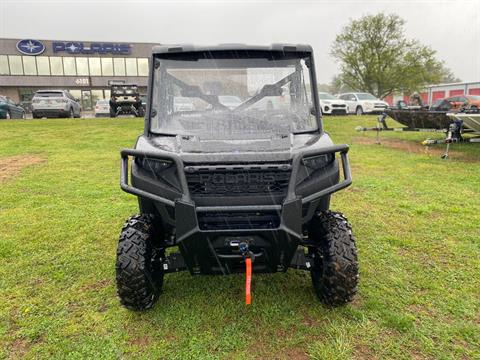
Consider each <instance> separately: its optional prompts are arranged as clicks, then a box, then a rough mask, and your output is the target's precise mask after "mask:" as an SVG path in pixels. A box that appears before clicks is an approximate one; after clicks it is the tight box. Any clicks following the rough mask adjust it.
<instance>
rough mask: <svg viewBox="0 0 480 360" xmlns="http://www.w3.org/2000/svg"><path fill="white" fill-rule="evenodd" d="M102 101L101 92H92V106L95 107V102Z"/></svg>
mask: <svg viewBox="0 0 480 360" xmlns="http://www.w3.org/2000/svg"><path fill="white" fill-rule="evenodd" d="M102 99H103V90H92V104H93V105H95V103H96V102H97V100H102Z"/></svg>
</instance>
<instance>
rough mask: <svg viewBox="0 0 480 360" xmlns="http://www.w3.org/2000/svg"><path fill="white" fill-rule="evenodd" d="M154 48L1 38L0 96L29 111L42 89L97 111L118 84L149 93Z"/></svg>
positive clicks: (149, 46) (140, 45)
mask: <svg viewBox="0 0 480 360" xmlns="http://www.w3.org/2000/svg"><path fill="white" fill-rule="evenodd" d="M154 45H156V44H153V43H124V42H91V41H63V40H37V39H0V95H5V96H8V97H10V98H11V99H12V100H14V101H15V102H19V103H21V104H22V105H24V106H25V107H28V105H29V103H30V102H31V99H32V96H33V94H34V93H35V91H36V90H39V89H66V90H69V91H70V93H71V94H72V95H73V96H74V97H75V98H78V99H80V101H81V105H82V109H83V110H87V111H88V110H92V108H93V107H94V106H95V101H96V100H98V99H108V98H110V86H111V85H113V84H136V85H138V87H139V89H140V93H146V91H147V80H148V67H149V56H150V54H151V51H152V47H153V46H154Z"/></svg>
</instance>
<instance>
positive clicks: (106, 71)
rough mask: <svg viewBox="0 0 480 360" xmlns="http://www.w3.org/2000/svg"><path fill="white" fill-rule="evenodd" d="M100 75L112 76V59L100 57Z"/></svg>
mask: <svg viewBox="0 0 480 360" xmlns="http://www.w3.org/2000/svg"><path fill="white" fill-rule="evenodd" d="M102 75H103V76H113V59H112V58H102Z"/></svg>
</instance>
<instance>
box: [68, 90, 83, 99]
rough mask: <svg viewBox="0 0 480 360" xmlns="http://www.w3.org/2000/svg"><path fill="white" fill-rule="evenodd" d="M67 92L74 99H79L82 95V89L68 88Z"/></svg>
mask: <svg viewBox="0 0 480 360" xmlns="http://www.w3.org/2000/svg"><path fill="white" fill-rule="evenodd" d="M68 92H69V93H70V95H72V96H73V97H74V98H75V100H76V99H80V98H81V97H82V91H81V90H73V89H70V90H68Z"/></svg>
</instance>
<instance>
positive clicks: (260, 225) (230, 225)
mask: <svg viewBox="0 0 480 360" xmlns="http://www.w3.org/2000/svg"><path fill="white" fill-rule="evenodd" d="M198 226H199V228H200V229H201V230H245V229H276V228H278V227H279V226H280V216H279V214H278V212H274V211H270V212H234V213H228V212H214V213H204V214H203V213H200V214H199V215H198Z"/></svg>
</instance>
